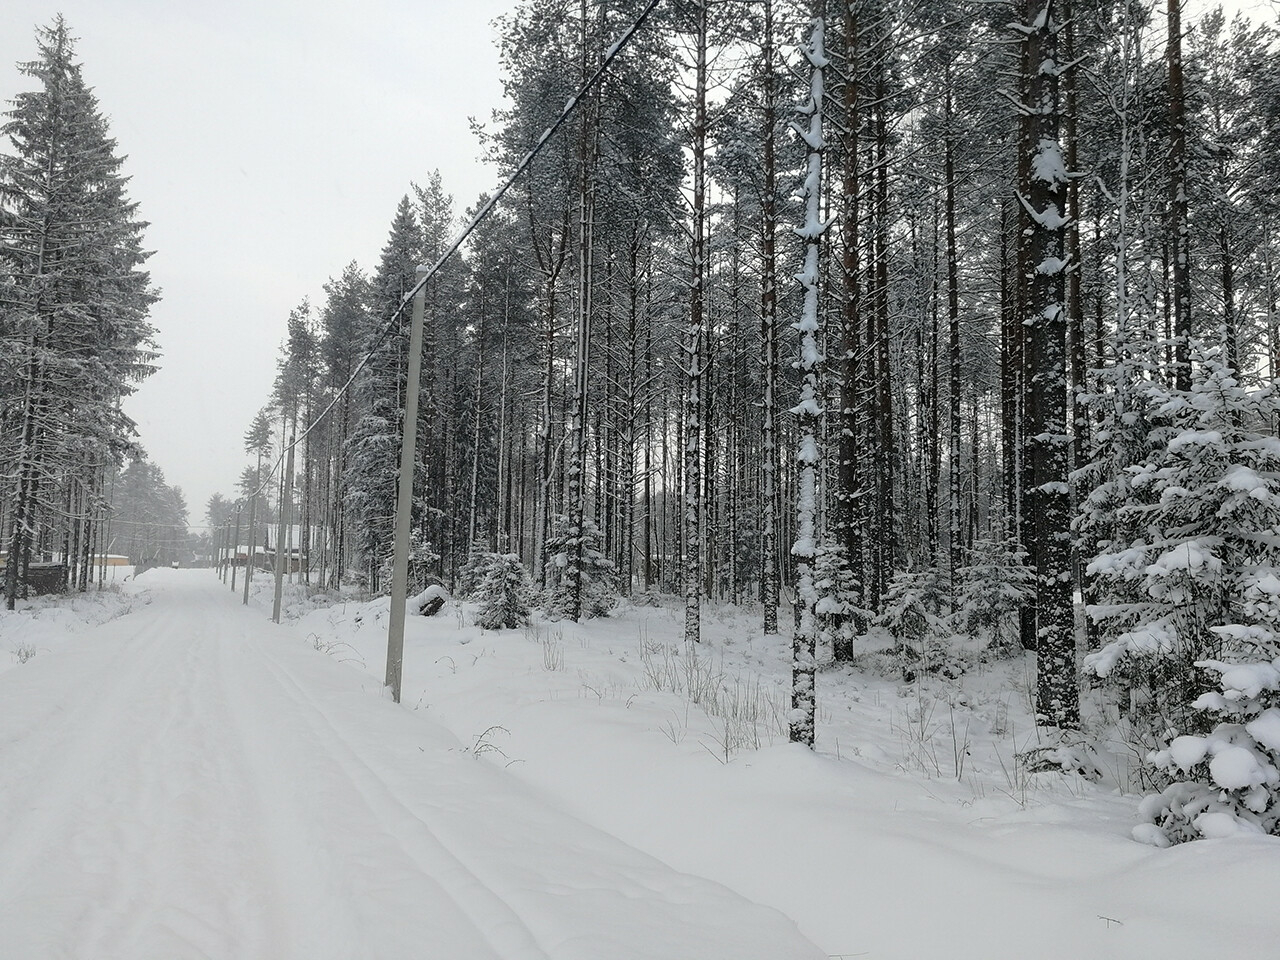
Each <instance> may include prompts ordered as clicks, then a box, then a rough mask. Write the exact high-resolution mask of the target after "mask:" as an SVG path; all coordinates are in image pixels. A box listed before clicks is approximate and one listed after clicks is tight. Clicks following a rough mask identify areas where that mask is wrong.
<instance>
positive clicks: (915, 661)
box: [872, 567, 951, 680]
mask: <svg viewBox="0 0 1280 960" xmlns="http://www.w3.org/2000/svg"><path fill="white" fill-rule="evenodd" d="M950 599H951V598H950V581H949V578H947V577H946V576H944V575H943V572H942V571H941V570H940V569H938V568H937V567H926V568H925V569H923V570H912V571H908V572H905V573H899V574H897V575H895V576H894V578H893V579H892V580H890V581H889V589H888V590H886V591H885V594H884V599H883V600H882V605H881V608H880V613H879V614H878V615H877V616H876V617H875V619H874V620H873V621H872V622H873V623H874V624H875V626H877V627H880V628H882V629H884V630H887V631H888V632H889V634H890V635H891V636H892V637H893V639H894V645H895V651H896V653H897V656H898V660H899V662H900V663H901V664H902V672H903V675H904V676H905V677H906V678H907V679H908V680H911V679H914V676H915V673H916V671H917V670H924V671H926V672H930V673H933V672H938V671H940V670H942V669H943V668H944V665H945V658H946V654H947V646H948V644H947V640H948V639H949V638H950V636H951V622H950V619H949V618H948V616H947V614H946V609H947V607H948V606H949V603H950Z"/></svg>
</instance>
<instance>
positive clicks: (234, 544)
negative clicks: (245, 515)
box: [231, 503, 240, 593]
mask: <svg viewBox="0 0 1280 960" xmlns="http://www.w3.org/2000/svg"><path fill="white" fill-rule="evenodd" d="M239 555H240V504H238V503H237V504H236V525H235V529H234V532H233V533H232V534H231V592H232V593H235V592H236V559H237V558H238V557H239Z"/></svg>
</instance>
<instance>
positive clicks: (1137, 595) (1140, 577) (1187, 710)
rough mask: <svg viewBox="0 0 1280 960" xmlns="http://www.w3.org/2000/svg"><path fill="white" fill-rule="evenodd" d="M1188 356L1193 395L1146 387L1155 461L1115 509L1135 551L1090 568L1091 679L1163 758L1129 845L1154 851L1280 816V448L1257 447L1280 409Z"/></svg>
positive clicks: (1141, 462) (1216, 350)
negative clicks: (1128, 709)
mask: <svg viewBox="0 0 1280 960" xmlns="http://www.w3.org/2000/svg"><path fill="white" fill-rule="evenodd" d="M1192 356H1193V359H1194V361H1195V362H1194V364H1193V370H1194V375H1193V380H1192V385H1191V389H1190V390H1189V391H1180V390H1177V389H1172V388H1165V387H1161V386H1157V385H1154V384H1153V385H1151V386H1150V387H1149V388H1148V391H1147V392H1148V396H1149V398H1150V400H1151V410H1150V417H1151V424H1152V426H1151V431H1150V435H1149V440H1148V443H1149V449H1148V451H1147V452H1146V453H1145V455H1144V456H1142V457H1140V458H1139V459H1138V461H1137V462H1136V463H1134V464H1133V465H1132V466H1130V467H1129V468H1128V470H1127V473H1128V475H1129V477H1130V486H1131V499H1130V500H1129V502H1127V503H1125V504H1123V505H1121V506H1119V507H1117V508H1116V510H1115V515H1116V529H1117V531H1121V530H1124V531H1131V539H1128V540H1127V541H1123V542H1122V541H1120V540H1119V539H1118V538H1117V539H1115V540H1113V542H1112V543H1111V544H1110V549H1107V550H1105V551H1104V552H1102V553H1100V554H1099V555H1098V556H1097V557H1096V558H1095V559H1094V561H1093V562H1092V563H1091V564H1090V566H1089V569H1090V571H1091V572H1092V574H1093V575H1094V576H1095V578H1096V583H1097V586H1098V590H1099V592H1100V599H1101V601H1102V602H1101V603H1100V604H1099V605H1098V607H1097V608H1096V609H1095V611H1094V612H1095V616H1098V617H1099V618H1100V619H1101V620H1102V622H1103V623H1104V625H1105V626H1107V627H1108V628H1109V629H1108V630H1107V633H1108V634H1109V635H1110V641H1109V642H1108V643H1107V644H1106V645H1105V646H1103V647H1102V649H1100V650H1099V651H1097V652H1096V653H1093V654H1090V655H1089V656H1088V657H1086V658H1085V670H1086V672H1087V673H1091V674H1093V675H1095V676H1097V677H1099V678H1102V679H1104V680H1107V681H1108V682H1111V683H1115V684H1119V685H1120V686H1121V687H1122V689H1124V690H1126V691H1127V692H1128V693H1129V695H1130V702H1131V704H1133V709H1132V713H1131V718H1132V719H1134V720H1135V722H1136V723H1137V724H1138V725H1139V726H1140V728H1141V729H1142V730H1144V731H1145V732H1146V735H1147V736H1148V737H1150V738H1151V740H1152V741H1153V742H1155V743H1162V744H1167V746H1166V747H1165V748H1164V749H1161V750H1156V751H1153V752H1152V753H1151V754H1150V756H1149V758H1148V759H1149V761H1150V763H1151V765H1152V767H1153V768H1154V771H1155V772H1156V775H1157V777H1156V779H1157V783H1164V784H1167V786H1166V787H1165V789H1163V790H1162V792H1160V793H1158V794H1155V795H1153V796H1151V797H1148V798H1147V799H1146V800H1145V801H1144V802H1143V805H1142V808H1141V810H1142V814H1143V817H1144V819H1145V820H1146V821H1147V823H1146V824H1144V825H1142V826H1141V827H1139V828H1138V829H1137V830H1136V831H1135V836H1137V837H1138V838H1139V839H1142V840H1145V841H1148V842H1152V843H1159V844H1163V843H1170V842H1179V841H1182V840H1189V839H1195V838H1196V837H1200V836H1220V835H1223V834H1224V833H1227V832H1230V831H1234V830H1239V829H1243V830H1251V831H1255V830H1263V831H1266V832H1271V833H1275V832H1277V822H1278V816H1277V804H1278V803H1280V773H1278V772H1277V770H1278V768H1277V765H1276V760H1277V752H1278V751H1280V710H1277V709H1276V707H1277V703H1278V701H1277V697H1276V693H1277V686H1278V685H1280V680H1277V673H1276V670H1277V668H1280V642H1278V640H1277V632H1278V631H1280V538H1278V537H1277V531H1280V440H1277V439H1276V438H1275V437H1274V436H1270V435H1267V434H1266V433H1263V432H1261V431H1262V430H1265V429H1266V424H1268V423H1270V422H1272V418H1273V417H1275V416H1276V415H1278V414H1280V397H1278V396H1277V392H1276V388H1275V385H1274V384H1268V385H1266V386H1264V387H1258V388H1251V387H1247V386H1245V385H1243V384H1241V383H1240V382H1239V380H1238V379H1237V377H1236V375H1235V373H1234V371H1233V370H1231V369H1230V368H1229V367H1228V366H1227V365H1226V364H1225V362H1224V360H1225V358H1224V356H1223V348H1222V347H1217V346H1215V347H1206V346H1204V345H1203V344H1200V343H1193V350H1192ZM1211 687H1216V688H1218V690H1217V691H1212V690H1210V688H1211ZM1215 714H1216V715H1217V716H1218V718H1220V719H1221V722H1219V723H1217V724H1216V726H1213V723H1214V720H1215V716H1214V715H1215Z"/></svg>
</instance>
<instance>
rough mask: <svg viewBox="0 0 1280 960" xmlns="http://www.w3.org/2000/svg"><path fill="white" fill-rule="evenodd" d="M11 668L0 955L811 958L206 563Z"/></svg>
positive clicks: (4, 707) (801, 945) (165, 959)
mask: <svg viewBox="0 0 1280 960" xmlns="http://www.w3.org/2000/svg"><path fill="white" fill-rule="evenodd" d="M145 584H146V585H147V586H148V587H149V593H150V596H149V598H147V599H149V600H150V602H149V603H140V604H138V605H137V609H135V610H134V612H132V613H130V614H128V615H126V616H123V617H121V618H119V619H116V620H114V621H112V622H110V623H108V624H106V625H103V626H100V627H98V628H96V629H93V630H89V631H87V632H85V633H83V634H82V635H81V636H80V637H77V638H69V639H66V640H65V642H63V643H60V644H55V645H54V649H50V650H45V651H41V652H39V653H37V655H35V656H34V657H30V658H28V659H27V660H26V661H25V662H24V663H21V664H20V666H19V668H16V669H11V670H9V671H7V672H6V673H5V674H4V675H3V676H0V956H4V957H6V958H8V957H12V958H15V960H17V958H22V960H41V958H55V957H75V958H86V960H89V958H92V960H107V958H120V960H126V958H127V960H179V958H197V957H200V958H215V960H223V958H225V960H232V958H235V960H241V958H263V960H285V958H295V957H296V958H299V960H302V958H306V960H319V958H328V957H331V958H334V960H338V958H342V960H352V958H365V957H367V958H396V960H404V958H440V960H471V958H475V960H487V958H503V960H543V958H565V960H570V958H572V960H599V958H637V960H639V958H653V960H660V958H661V960H677V958H687V957H698V958H707V960H713V958H721V960H740V958H758V960H788V958H795V960H816V958H820V957H821V956H822V955H821V953H820V952H819V951H818V950H817V949H816V948H815V947H814V946H813V945H812V944H810V943H808V942H806V941H805V940H804V938H803V937H801V936H800V934H799V933H798V932H797V931H796V929H795V926H794V924H793V923H792V922H791V921H789V920H788V919H787V918H785V917H784V916H782V915H781V914H780V913H778V912H776V911H774V910H771V909H769V908H766V907H762V906H759V905H756V904H753V903H750V902H748V901H747V900H745V899H744V898H742V897H741V896H738V895H736V894H734V893H731V892H730V891H729V890H728V889H726V888H725V887H723V886H721V885H719V884H716V883H713V882H709V881H706V880H702V879H699V878H696V877H692V876H687V875H682V874H680V873H678V872H676V871H675V870H673V869H671V868H670V867H669V866H667V865H665V864H663V863H661V862H659V861H657V860H655V859H654V858H652V857H650V856H647V855H645V854H643V853H640V852H639V851H637V850H635V849H633V848H631V847H628V846H627V845H626V844H624V843H622V842H621V841H619V840H617V839H615V838H614V837H612V836H610V835H608V834H607V833H605V832H603V831H601V830H598V829H596V828H593V827H590V826H588V825H586V824H585V823H583V822H582V821H581V820H578V819H576V818H575V817H573V816H572V815H570V814H569V813H566V812H565V811H564V810H563V809H562V808H560V807H559V806H558V805H557V804H556V803H555V802H554V801H552V800H549V799H548V798H546V797H543V796H540V795H539V794H538V792H537V791H536V790H534V789H532V788H530V787H528V786H526V785H525V784H523V783H521V782H520V781H519V780H517V779H516V778H514V777H512V776H511V775H510V774H509V773H506V772H504V771H502V770H501V769H498V768H495V767H494V766H493V765H492V764H488V763H485V762H483V760H478V759H477V758H476V757H475V756H474V755H473V752H472V751H468V750H467V749H466V748H465V745H464V744H462V743H460V742H459V741H458V740H457V739H456V738H454V737H453V736H452V735H451V734H450V733H449V732H448V731H447V730H445V729H444V728H443V727H441V726H440V725H439V723H438V722H436V721H435V720H433V719H431V718H430V717H428V716H426V715H424V714H422V713H414V712H413V711H409V710H405V709H403V708H401V707H399V706H397V705H395V704H393V703H391V702H390V701H389V700H387V699H386V698H385V697H384V696H383V693H382V688H381V684H380V683H378V682H377V681H376V680H374V679H373V678H371V677H369V676H368V675H366V674H362V673H359V672H356V671H353V670H350V669H349V668H347V667H346V666H344V665H342V664H340V663H338V662H336V661H335V660H334V659H332V658H330V657H326V656H324V655H323V654H321V653H318V652H317V651H316V650H314V649H311V648H308V647H307V646H305V645H303V644H302V643H299V642H297V639H296V635H295V634H294V632H293V631H291V630H290V629H288V628H283V629H281V628H277V627H275V625H273V624H271V623H270V622H268V621H267V620H265V619H264V617H263V615H262V612H261V611H260V610H259V609H255V608H249V609H245V608H242V607H240V606H238V605H237V604H236V603H235V600H234V598H233V597H231V595H230V594H229V593H224V592H223V591H222V590H221V589H220V588H221V585H220V584H219V583H218V582H217V580H216V579H215V578H214V576H213V574H212V573H211V572H208V571H171V570H156V571H153V572H152V573H149V574H148V575H147V576H146V577H145Z"/></svg>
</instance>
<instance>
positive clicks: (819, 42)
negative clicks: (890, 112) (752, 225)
mask: <svg viewBox="0 0 1280 960" xmlns="http://www.w3.org/2000/svg"><path fill="white" fill-rule="evenodd" d="M803 52H804V56H805V59H806V60H808V62H809V101H808V103H806V104H804V106H803V107H801V110H800V112H801V114H802V115H803V116H804V117H805V118H806V119H807V120H808V123H807V125H804V126H802V125H801V124H800V123H799V122H793V123H792V125H791V126H792V129H793V130H795V132H796V133H797V135H799V137H800V139H801V141H803V143H804V145H805V151H806V155H807V163H806V173H805V179H804V185H803V188H802V196H803V197H804V201H805V213H804V223H803V224H802V225H801V226H800V227H797V228H796V233H797V235H799V236H800V238H801V239H802V240H803V241H804V264H803V266H802V267H801V270H800V272H799V273H798V274H796V279H797V280H798V281H799V282H800V286H801V287H802V288H803V290H804V301H803V303H804V305H803V308H802V311H801V314H800V319H799V320H798V321H797V322H796V323H795V324H794V326H795V329H796V330H797V332H799V334H800V358H799V368H800V378H801V379H800V402H799V403H798V404H796V406H795V407H793V408H792V411H791V412H792V413H794V414H795V415H796V428H797V432H798V434H799V441H798V444H797V448H796V463H797V465H798V466H797V475H796V539H795V543H794V544H793V545H792V547H791V555H792V556H794V557H795V558H796V603H797V604H799V617H798V618H797V622H796V629H795V633H794V634H793V635H792V641H791V713H790V716H789V718H788V719H789V723H790V728H791V729H790V734H791V741H792V742H793V743H803V744H804V745H805V746H807V747H810V748H812V747H813V739H814V714H815V713H816V710H817V702H816V696H815V693H816V691H815V680H816V674H817V658H816V648H817V633H818V625H817V619H816V608H817V606H818V603H819V601H820V599H821V598H820V597H819V595H818V589H817V585H816V582H815V579H814V563H815V561H816V559H817V556H818V552H819V547H818V536H817V523H818V464H819V463H820V462H821V459H822V455H821V453H820V452H819V448H818V432H819V431H818V421H819V419H820V417H821V416H822V407H821V406H820V403H819V397H820V392H819V389H818V368H819V366H820V365H821V363H822V352H821V347H820V346H819V338H820V335H821V333H822V321H821V319H820V318H819V314H818V285H819V283H820V281H821V275H820V273H819V252H820V249H821V246H822V235H823V234H824V233H825V232H826V229H827V226H828V223H827V222H826V221H824V220H823V219H822V214H821V205H820V201H821V197H822V148H823V139H822V108H823V97H824V87H823V76H824V73H823V72H824V70H825V69H826V67H827V64H828V60H827V55H826V50H825V23H824V21H823V18H822V17H815V18H814V20H813V23H812V27H811V33H810V36H809V43H808V45H807V46H805V48H804V50H803Z"/></svg>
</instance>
